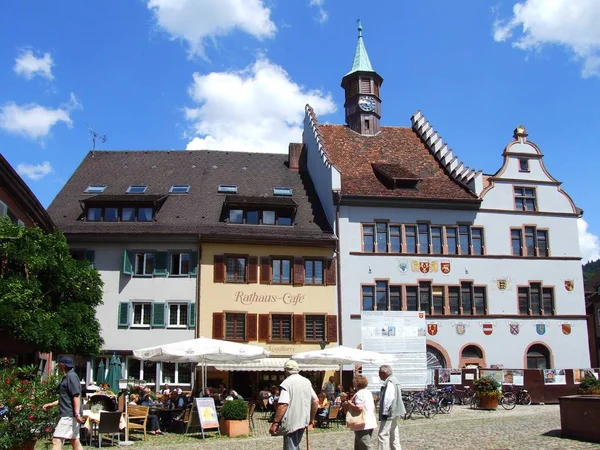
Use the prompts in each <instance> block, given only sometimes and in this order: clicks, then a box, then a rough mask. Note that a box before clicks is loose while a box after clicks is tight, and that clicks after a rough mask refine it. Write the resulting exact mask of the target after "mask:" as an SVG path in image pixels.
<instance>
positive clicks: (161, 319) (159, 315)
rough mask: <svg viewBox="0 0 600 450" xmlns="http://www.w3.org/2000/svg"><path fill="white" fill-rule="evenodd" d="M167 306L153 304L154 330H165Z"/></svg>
mask: <svg viewBox="0 0 600 450" xmlns="http://www.w3.org/2000/svg"><path fill="white" fill-rule="evenodd" d="M166 306H167V305H166V304H165V303H153V304H152V328H164V327H165V319H166V315H167V314H166Z"/></svg>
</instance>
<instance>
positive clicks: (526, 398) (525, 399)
mask: <svg viewBox="0 0 600 450" xmlns="http://www.w3.org/2000/svg"><path fill="white" fill-rule="evenodd" d="M520 400H521V401H520V403H521V405H531V395H529V394H528V393H527V392H525V393H523V394H521V399H520Z"/></svg>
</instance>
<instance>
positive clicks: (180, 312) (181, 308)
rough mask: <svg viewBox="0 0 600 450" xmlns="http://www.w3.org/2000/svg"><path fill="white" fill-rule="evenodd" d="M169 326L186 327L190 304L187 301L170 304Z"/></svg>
mask: <svg viewBox="0 0 600 450" xmlns="http://www.w3.org/2000/svg"><path fill="white" fill-rule="evenodd" d="M169 326H170V327H186V328H187V326H188V305H187V303H181V304H177V303H170V304H169Z"/></svg>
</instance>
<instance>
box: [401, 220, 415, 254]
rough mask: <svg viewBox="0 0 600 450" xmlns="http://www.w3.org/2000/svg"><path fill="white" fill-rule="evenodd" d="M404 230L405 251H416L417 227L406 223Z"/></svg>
mask: <svg viewBox="0 0 600 450" xmlns="http://www.w3.org/2000/svg"><path fill="white" fill-rule="evenodd" d="M404 232H405V233H406V253H417V227H415V226H414V225H406V226H405V227H404Z"/></svg>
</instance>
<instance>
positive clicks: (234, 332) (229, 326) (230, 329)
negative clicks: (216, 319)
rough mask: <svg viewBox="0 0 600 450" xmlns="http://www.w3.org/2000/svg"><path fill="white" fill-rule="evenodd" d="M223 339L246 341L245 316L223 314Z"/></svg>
mask: <svg viewBox="0 0 600 450" xmlns="http://www.w3.org/2000/svg"><path fill="white" fill-rule="evenodd" d="M225 339H230V340H238V341H245V340H246V315H245V314H232V313H226V314H225Z"/></svg>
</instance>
